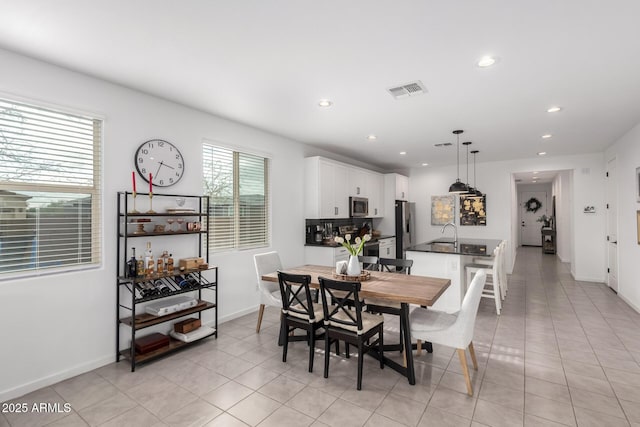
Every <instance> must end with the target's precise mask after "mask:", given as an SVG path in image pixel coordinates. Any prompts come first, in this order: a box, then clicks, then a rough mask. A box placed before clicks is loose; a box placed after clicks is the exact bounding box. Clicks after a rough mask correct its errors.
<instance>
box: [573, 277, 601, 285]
mask: <svg viewBox="0 0 640 427" xmlns="http://www.w3.org/2000/svg"><path fill="white" fill-rule="evenodd" d="M573 280H575V281H579V282H593V283H606V279H605V278H604V277H582V276H573Z"/></svg>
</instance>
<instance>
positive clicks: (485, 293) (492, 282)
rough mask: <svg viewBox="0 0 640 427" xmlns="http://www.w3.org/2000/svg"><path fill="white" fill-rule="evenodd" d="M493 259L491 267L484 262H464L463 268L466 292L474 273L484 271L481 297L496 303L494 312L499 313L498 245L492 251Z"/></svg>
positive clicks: (500, 307)
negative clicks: (484, 279)
mask: <svg viewBox="0 0 640 427" xmlns="http://www.w3.org/2000/svg"><path fill="white" fill-rule="evenodd" d="M493 256H494V259H495V260H496V261H495V262H494V263H493V265H492V266H491V267H489V266H488V265H484V264H466V265H465V266H464V270H465V272H466V283H467V292H468V289H469V287H470V286H471V285H470V283H471V282H472V279H473V277H474V275H475V274H477V273H478V272H479V271H486V275H487V276H488V277H487V279H486V286H485V288H484V289H483V290H482V294H481V297H482V298H491V299H493V300H494V302H495V304H496V314H498V316H499V315H500V312H501V311H502V291H501V290H500V271H499V269H500V267H499V266H500V258H499V256H500V245H498V246H497V247H496V248H495V249H494V251H493Z"/></svg>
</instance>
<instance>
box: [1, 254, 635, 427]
mask: <svg viewBox="0 0 640 427" xmlns="http://www.w3.org/2000/svg"><path fill="white" fill-rule="evenodd" d="M251 286H253V284H251ZM256 316H257V314H256V313H252V314H250V315H247V316H243V317H241V318H239V319H235V320H233V321H230V322H227V323H224V324H222V325H221V326H220V338H219V339H218V340H208V341H205V342H203V343H202V344H201V345H198V346H194V347H191V348H189V349H187V350H185V351H183V352H180V353H177V354H174V355H172V356H171V357H167V358H165V359H162V360H159V361H156V362H155V363H150V364H147V365H143V366H140V367H139V368H138V369H137V370H136V372H135V373H130V372H129V370H128V366H127V365H126V362H123V363H118V364H115V363H113V364H110V365H107V366H105V367H102V368H100V369H97V370H94V371H91V372H88V373H85V374H82V375H79V376H77V377H75V378H71V379H69V380H66V381H63V382H60V383H58V384H54V385H52V386H50V387H45V388H43V389H41V390H38V391H36V392H33V393H31V394H29V395H27V396H23V397H21V398H18V399H14V400H13V401H12V402H16V403H23V402H28V403H29V404H30V405H31V404H32V403H37V402H51V403H53V402H58V403H60V404H64V403H65V402H68V403H70V404H71V409H72V411H71V412H70V413H41V414H33V413H31V414H16V413H5V414H0V426H2V427H4V426H7V425H11V426H22V425H30V426H36V425H51V426H84V425H105V426H117V427H120V426H123V425H132V426H136V427H139V426H147V425H148V426H155V425H194V426H195V425H198V426H200V425H206V426H218V427H219V426H245V425H254V426H255V425H259V426H263V427H264V426H295V427H297V426H315V427H321V426H339V427H347V426H351V425H353V426H362V425H366V426H370V427H374V426H403V425H404V426H421V427H424V426H438V427H440V426H470V425H473V426H474V427H481V426H484V425H488V426H496V427H500V426H508V427H512V426H522V425H525V426H559V425H569V426H572V425H579V426H607V427H609V426H618V425H620V426H628V425H636V426H640V365H639V362H640V332H639V331H640V315H639V314H638V313H636V312H634V311H633V310H632V309H631V308H630V307H628V306H627V305H626V304H625V303H624V302H623V301H622V300H620V299H619V298H618V297H617V296H616V295H615V294H614V293H613V292H611V291H610V290H609V289H608V288H607V287H606V286H604V285H603V284H593V283H584V282H575V281H573V280H572V279H571V275H570V274H569V271H568V267H567V266H566V265H563V264H561V263H559V262H557V258H556V257H555V256H553V255H543V254H542V253H541V250H540V249H539V248H521V249H519V251H518V255H517V260H516V266H515V270H514V274H513V275H512V276H511V277H510V280H509V291H508V294H507V298H506V300H505V304H504V308H503V313H502V315H501V316H499V317H497V316H496V315H495V306H494V304H493V301H492V300H488V299H483V301H482V302H481V307H480V310H479V313H478V319H477V323H476V333H475V339H474V346H475V348H476V352H477V354H478V359H479V360H478V362H479V365H480V369H479V371H478V372H474V374H475V375H474V377H473V385H474V396H473V397H469V396H467V394H466V390H465V383H464V379H463V377H462V375H461V374H460V364H459V361H458V358H457V356H456V355H455V352H454V350H453V349H450V348H446V347H441V346H434V353H433V354H430V355H425V354H424V353H423V355H422V356H420V357H416V358H415V360H416V372H417V377H418V378H417V384H416V385H415V386H409V385H408V383H407V381H406V379H405V378H403V377H401V376H400V375H399V374H397V373H396V372H394V371H393V370H391V369H384V370H380V369H379V367H378V365H377V362H376V361H375V360H373V359H372V358H370V357H367V358H366V359H365V372H364V375H363V390H362V391H360V392H358V391H357V390H356V387H355V376H356V358H355V357H352V358H351V359H348V360H347V359H344V358H342V357H338V358H334V359H333V360H332V361H331V370H330V377H329V379H324V378H323V377H322V362H321V360H322V359H321V358H322V355H323V351H322V347H323V344H322V343H319V345H318V347H317V349H316V368H315V369H314V372H313V373H308V372H307V349H306V348H305V344H304V343H302V342H298V343H293V344H292V345H291V346H290V349H289V355H288V360H287V363H282V361H281V358H282V352H281V348H279V347H278V346H277V344H276V337H277V333H278V311H277V310H274V309H270V310H268V311H267V312H266V313H265V319H264V320H263V330H262V331H261V333H260V334H259V335H257V334H256V333H255V321H256ZM386 329H388V330H389V331H390V332H391V330H393V329H394V327H393V324H392V322H388V324H387V327H386ZM390 335H391V334H390ZM393 339H394V337H393V336H391V337H390V341H393ZM396 339H397V338H396ZM385 340H387V338H386V334H385ZM387 342H389V341H387ZM394 357H398V360H400V358H401V356H400V355H395V356H394ZM472 423H473V424H472Z"/></svg>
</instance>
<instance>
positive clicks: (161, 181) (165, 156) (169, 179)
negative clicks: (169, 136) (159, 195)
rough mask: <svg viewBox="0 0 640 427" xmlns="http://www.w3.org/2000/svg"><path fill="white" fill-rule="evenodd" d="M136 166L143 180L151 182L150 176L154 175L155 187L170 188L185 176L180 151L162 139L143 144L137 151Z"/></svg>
mask: <svg viewBox="0 0 640 427" xmlns="http://www.w3.org/2000/svg"><path fill="white" fill-rule="evenodd" d="M135 164H136V169H137V170H138V174H140V176H141V177H142V179H144V180H145V181H147V182H149V174H152V175H153V179H152V182H153V185H155V186H158V187H169V186H171V185H173V184H175V183H177V182H178V181H180V178H182V175H183V174H184V159H183V158H182V154H180V150H178V149H177V148H176V146H175V145H173V144H172V143H170V142H168V141H164V140H162V139H151V140H149V141H147V142H144V143H142V144H141V145H140V147H138V150H136V157H135Z"/></svg>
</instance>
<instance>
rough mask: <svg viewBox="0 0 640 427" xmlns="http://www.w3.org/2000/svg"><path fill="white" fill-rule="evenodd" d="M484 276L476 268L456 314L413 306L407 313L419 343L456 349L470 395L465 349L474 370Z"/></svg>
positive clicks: (482, 271)
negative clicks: (477, 318)
mask: <svg viewBox="0 0 640 427" xmlns="http://www.w3.org/2000/svg"><path fill="white" fill-rule="evenodd" d="M486 278H487V276H486V274H485V270H479V271H478V272H477V273H476V275H475V277H474V278H473V281H472V282H471V286H469V290H468V291H467V293H466V295H465V296H464V299H463V300H462V306H461V307H460V311H458V312H457V313H454V314H449V313H445V312H443V311H437V310H432V309H425V308H416V309H415V310H413V311H412V312H411V314H410V315H409V323H410V324H411V336H412V337H413V338H416V339H417V340H418V346H419V345H420V341H430V342H432V343H436V344H441V345H446V346H448V347H454V348H455V349H456V350H457V352H458V357H459V358H460V365H461V366H462V373H463V374H464V379H465V382H466V383H467V393H468V394H469V396H473V387H472V386H471V377H470V376H469V367H468V366H467V356H466V353H465V349H466V348H469V353H470V354H471V361H472V362H473V369H475V370H476V371H477V370H478V361H477V359H476V353H475V351H474V349H473V342H472V339H473V329H474V327H475V323H476V314H477V313H478V305H480V294H481V293H482V289H483V288H484V284H485V280H486Z"/></svg>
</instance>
